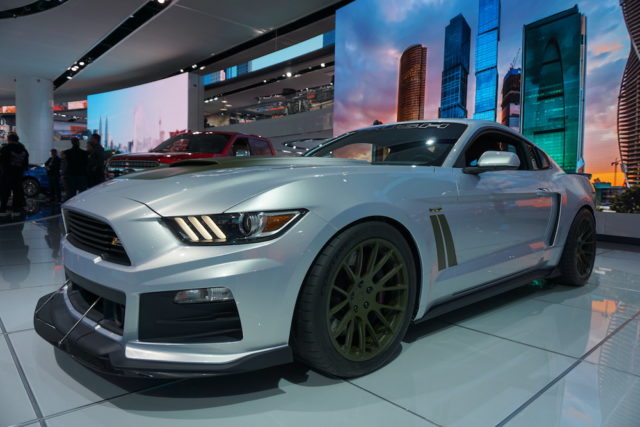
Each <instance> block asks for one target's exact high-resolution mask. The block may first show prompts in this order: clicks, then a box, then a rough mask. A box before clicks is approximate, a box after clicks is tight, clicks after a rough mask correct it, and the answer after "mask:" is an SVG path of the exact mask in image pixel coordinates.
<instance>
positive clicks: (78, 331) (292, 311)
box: [34, 120, 596, 377]
mask: <svg viewBox="0 0 640 427" xmlns="http://www.w3.org/2000/svg"><path fill="white" fill-rule="evenodd" d="M593 212H594V205H593V187H592V186H591V184H590V183H589V182H588V180H587V179H586V178H585V177H583V176H580V175H577V174H567V173H565V172H563V171H562V170H561V169H560V168H559V167H558V166H557V165H556V164H555V163H554V162H553V161H552V160H551V159H550V158H549V157H548V156H547V155H546V154H545V153H543V152H542V151H541V150H540V149H539V148H537V147H536V146H534V145H533V144H532V143H530V142H529V141H527V140H526V139H524V138H523V137H522V136H521V135H519V134H517V133H515V132H513V131H511V130H510V129H508V128H506V127H504V126H501V125H498V124H496V123H493V122H483V121H473V120H437V121H419V122H406V123H398V124H392V125H381V126H375V127H370V128H366V129H361V130H357V131H354V132H349V133H346V134H344V135H341V136H339V137H337V138H335V139H333V140H330V141H328V142H326V143H325V144H323V145H322V146H320V147H317V148H316V149H314V150H312V151H310V152H309V153H308V154H307V155H306V156H305V157H301V158H266V157H249V158H246V157H244V158H231V159H209V160H200V161H196V160H190V161H184V162H181V163H175V164H172V165H171V166H169V167H166V168H158V169H154V170H150V171H147V172H143V173H138V174H132V175H127V176H126V177H123V178H118V179H115V180H112V181H109V182H106V183H104V184H102V185H101V186H99V187H97V188H95V189H92V190H90V191H87V192H84V193H82V194H80V195H78V196H77V197H75V198H74V199H72V200H71V201H69V202H67V203H66V204H65V205H64V221H65V226H66V231H67V235H66V239H65V241H64V246H63V247H64V264H65V268H66V274H67V279H68V280H67V282H66V283H65V284H64V286H62V287H61V288H60V289H59V290H58V291H56V292H54V293H52V294H49V295H45V296H43V297H42V298H41V299H40V301H39V302H38V305H37V307H36V311H35V314H34V323H35V328H36V331H37V332H38V333H39V334H40V335H41V336H42V337H43V338H44V339H46V340H47V341H49V342H50V343H52V344H54V345H55V346H57V347H59V348H61V349H62V350H64V351H66V352H68V353H70V354H71V355H72V356H74V357H75V358H76V359H77V360H79V361H80V362H82V363H84V364H86V365H88V366H90V367H92V368H94V369H97V370H99V371H103V372H110V373H115V374H120V375H142V376H158V377H163V376H164V377H167V376H168V377H171V376H178V377H180V376H193V375H204V374H215V373H229V372H238V371H245V370H252V369H259V368H263V367H266V366H271V365H276V364H282V363H287V362H289V361H291V360H293V359H294V358H295V359H297V360H300V361H302V362H304V363H306V364H307V365H309V366H310V367H312V368H314V369H316V370H318V371H321V372H323V373H326V374H330V375H335V376H339V377H355V376H359V375H363V374H366V373H369V372H371V371H373V370H375V369H377V368H379V367H381V366H382V365H384V364H385V363H387V362H388V361H389V360H390V359H391V358H392V357H393V355H394V354H395V353H396V352H397V351H398V349H399V347H400V342H401V340H402V339H403V336H404V335H405V333H406V331H407V327H408V326H409V324H410V323H411V322H418V321H423V320H426V319H429V318H432V317H435V316H438V315H440V314H442V313H444V312H447V311H450V310H453V309H456V308H459V307H462V306H463V305H466V304H469V303H471V302H474V301H478V300H480V299H483V298H486V297H488V296H491V295H495V294H497V293H500V292H504V291H507V290H509V289H512V288H514V287H517V286H521V285H524V284H527V283H530V282H531V281H533V280H539V279H553V280H556V281H559V282H561V283H565V284H569V285H576V286H579V285H583V284H584V283H585V282H586V281H587V279H588V277H589V275H590V274H591V270H592V268H593V262H594V257H595V250H596V243H595V223H594V215H593Z"/></svg>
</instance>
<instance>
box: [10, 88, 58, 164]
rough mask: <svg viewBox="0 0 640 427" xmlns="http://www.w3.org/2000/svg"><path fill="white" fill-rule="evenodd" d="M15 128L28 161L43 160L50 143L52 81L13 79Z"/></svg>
mask: <svg viewBox="0 0 640 427" xmlns="http://www.w3.org/2000/svg"><path fill="white" fill-rule="evenodd" d="M16 128H17V132H18V136H19V137H20V142H22V143H23V144H24V145H25V146H26V147H27V150H29V162H30V163H36V164H37V163H44V162H45V161H46V160H47V159H48V158H49V150H51V148H52V147H53V83H52V82H51V80H47V79H41V78H39V77H27V76H23V77H19V78H17V79H16Z"/></svg>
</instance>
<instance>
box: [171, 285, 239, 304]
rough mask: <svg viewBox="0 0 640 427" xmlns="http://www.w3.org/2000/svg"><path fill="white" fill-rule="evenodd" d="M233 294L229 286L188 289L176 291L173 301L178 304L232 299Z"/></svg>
mask: <svg viewBox="0 0 640 427" xmlns="http://www.w3.org/2000/svg"><path fill="white" fill-rule="evenodd" d="M232 300H233V294H232V293H231V291H230V290H229V289H227V288H202V289H188V290H186V291H180V292H178V293H176V296H175V297H174V298H173V302H175V303H177V304H201V303H205V302H224V301H232Z"/></svg>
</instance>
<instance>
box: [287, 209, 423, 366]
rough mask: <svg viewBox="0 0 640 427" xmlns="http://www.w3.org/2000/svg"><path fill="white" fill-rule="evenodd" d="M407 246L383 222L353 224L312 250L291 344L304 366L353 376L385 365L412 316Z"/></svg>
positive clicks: (411, 263) (412, 284) (412, 282)
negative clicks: (314, 253) (315, 253)
mask: <svg viewBox="0 0 640 427" xmlns="http://www.w3.org/2000/svg"><path fill="white" fill-rule="evenodd" d="M415 270H416V269H415V264H414V259H413V254H412V252H411V248H410V247H409V245H408V243H407V241H406V240H405V238H404V237H403V236H402V234H401V233H400V232H399V231H398V230H397V229H395V228H394V227H393V226H391V225H389V224H387V223H383V222H367V223H361V224H358V225H355V226H353V227H351V228H349V229H347V230H345V231H344V232H342V233H340V234H339V235H338V236H336V237H335V238H334V239H333V240H332V241H331V242H330V243H329V244H328V245H327V246H326V247H325V248H324V249H323V250H322V251H321V253H320V254H319V255H318V257H317V258H316V260H315V262H314V264H313V265H312V267H311V270H310V271H309V274H308V276H307V278H306V280H305V282H304V284H303V287H302V291H301V294H300V297H299V299H298V303H297V306H296V315H295V320H294V325H293V347H294V351H295V353H296V355H297V357H298V358H299V359H301V360H302V361H303V362H304V363H306V364H307V365H309V366H311V367H312V368H314V369H316V370H318V371H320V372H323V373H326V374H329V375H334V376H338V377H344V378H349V377H357V376H361V375H365V374H368V373H370V372H372V371H375V370H376V369H378V368H380V367H381V366H383V365H384V364H386V363H387V362H388V361H389V360H391V358H392V357H393V355H394V354H395V353H396V352H397V351H398V349H399V347H400V341H401V340H402V338H403V337H404V335H405V333H406V331H407V328H408V326H409V322H410V321H411V317H412V314H413V308H414V305H415V298H416V288H417V284H416V283H417V279H416V271H415Z"/></svg>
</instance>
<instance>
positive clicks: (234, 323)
mask: <svg viewBox="0 0 640 427" xmlns="http://www.w3.org/2000/svg"><path fill="white" fill-rule="evenodd" d="M175 296H176V291H168V292H152V293H147V294H142V295H140V315H139V319H138V339H139V340H140V341H144V342H168V343H204V342H207V343H211V342H229V341H239V340H241V339H242V327H241V325H240V314H239V313H238V307H237V306H236V302H235V301H225V302H212V303H204V304H176V303H175V302H173V298H174V297H175Z"/></svg>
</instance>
